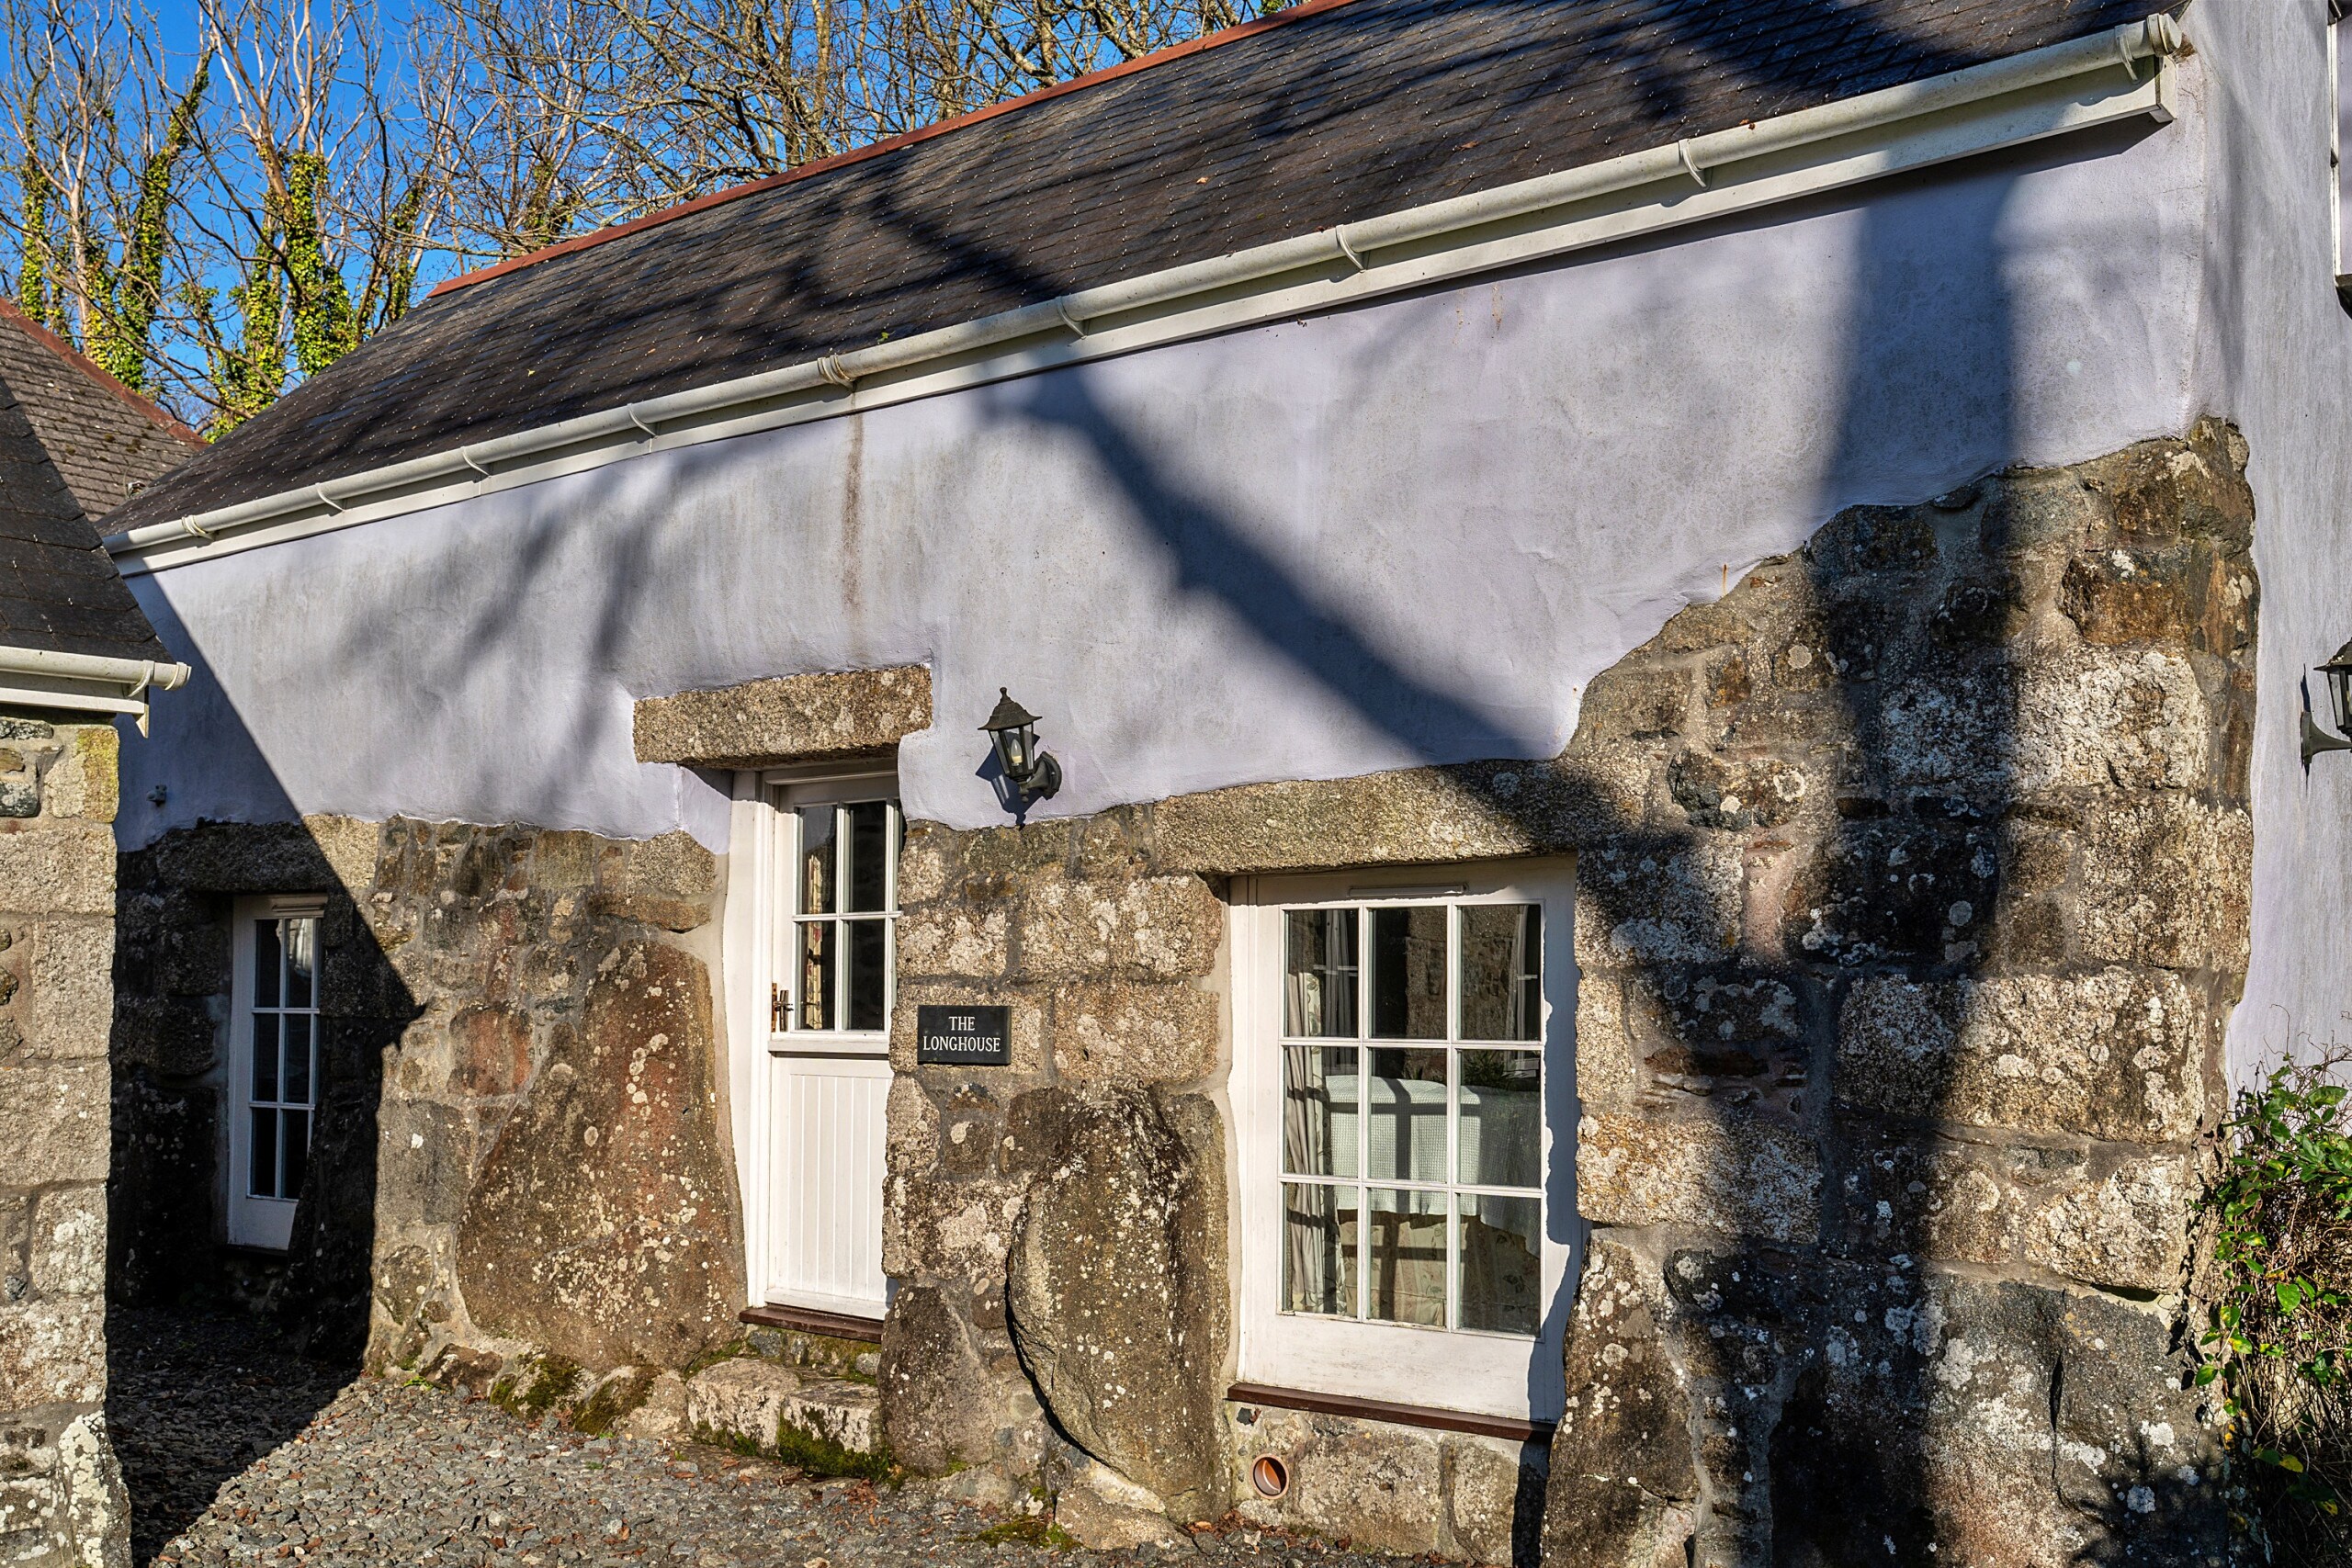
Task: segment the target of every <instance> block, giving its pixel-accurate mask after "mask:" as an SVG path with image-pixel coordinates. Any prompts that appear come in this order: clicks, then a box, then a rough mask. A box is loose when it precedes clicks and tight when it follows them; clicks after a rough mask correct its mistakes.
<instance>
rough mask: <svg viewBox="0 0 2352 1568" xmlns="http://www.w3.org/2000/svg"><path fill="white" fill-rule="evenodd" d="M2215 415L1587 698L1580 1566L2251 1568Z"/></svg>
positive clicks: (2057, 481) (1832, 576) (2247, 709)
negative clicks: (2217, 1375)
mask: <svg viewBox="0 0 2352 1568" xmlns="http://www.w3.org/2000/svg"><path fill="white" fill-rule="evenodd" d="M2244 468H2245V447H2244V444H2243V442H2242V441H2240V440H2239V438H2238V437H2237V435H2236V434H2235V433H2234V432H2233V431H2230V430H2228V429H2227V428H2226V427H2223V426H2220V425H2217V424H2211V423H2209V424H2205V425H2202V426H2200V427H2199V429H2198V430H2197V431H2196V432H2195V433H2194V434H2193V435H2192V437H2191V438H2190V439H2188V440H2187V441H2158V442H2150V443H2146V444H2143V445H2142V446H2134V447H2132V448H2131V449H2129V450H2127V451H2125V452H2123V453H2120V454H2118V455H2116V456H2114V457H2109V458H2105V459H2101V460H2099V461H2097V462H2092V463H2086V464H2084V465H2081V466H2079V467H2077V468H2070V469H2066V470H2062V471H2052V472H2018V473H2012V474H2008V475H2005V476H2002V477H2000V478H1998V479H1993V480H1990V481H1987V482H1985V483H1983V484H1981V485H1977V486H1973V487H1970V488H1969V489H1967V490H1965V491H1961V492H1958V493H1955V494H1953V495H1950V496H1946V497H1944V498H1942V499H1940V500H1939V501H1937V502H1934V503H1933V504H1929V505H1921V506H1916V507H1907V508H1858V509H1854V510H1852V511H1849V512H1847V513H1842V514H1840V515H1839V516H1838V518H1837V519H1836V520H1835V521H1833V522H1832V523H1831V524H1830V525H1828V526H1827V527H1826V528H1825V529H1824V530H1823V532H1822V533H1821V534H1820V535H1819V536H1816V537H1815V540H1814V541H1813V543H1812V544H1811V546H1810V547H1808V548H1807V549H1806V550H1805V551H1804V552H1803V553H1802V554H1801V555H1799V556H1796V557H1792V558H1786V559H1783V560H1779V561H1775V562H1771V563H1769V564H1768V565H1766V566H1765V567H1763V568H1761V569H1759V570H1758V571H1756V572H1755V573H1753V574H1752V575H1751V576H1750V577H1749V578H1748V580H1747V581H1745V582H1743V583H1742V584H1741V585H1740V586H1739V587H1738V588H1736V590H1735V591H1733V592H1731V593H1730V594H1729V595H1728V596H1726V597H1725V598H1724V600H1722V601H1721V602H1719V603H1717V604H1712V605H1707V606H1703V607H1698V608H1693V609H1691V610H1689V611H1686V612H1684V613H1683V614H1682V615H1679V616H1677V617H1676V618H1675V619H1674V620H1673V621H1671V622H1670V623H1668V626H1667V627H1666V629H1665V630H1664V631H1663V632H1662V633H1661V634H1660V635H1659V636H1658V637H1657V638H1656V639H1655V640H1654V641H1652V642H1651V643H1650V644H1648V645H1647V646H1645V648H1643V649H1640V650H1638V651H1637V652H1636V653H1635V654H1634V655H1633V656H1632V657H1630V658H1629V659H1627V660H1624V661H1623V663H1622V664H1620V665H1619V666H1617V667H1616V668H1615V669H1613V670H1612V671H1610V673H1609V674H1608V676H1607V677H1606V678H1605V679H1604V680H1602V681H1600V682H1596V683H1595V685H1594V687H1593V689H1592V690H1591V692H1590V693H1589V696H1588V700H1587V703H1586V706H1585V710H1584V716H1583V720H1582V723H1581V726H1580V728H1579V730H1578V732H1577V738H1576V740H1575V742H1574V744H1573V745H1572V747H1571V749H1570V752H1569V761H1571V762H1572V763H1574V764H1575V765H1577V767H1579V768H1581V769H1584V770H1586V771H1588V772H1589V773H1590V775H1591V776H1593V777H1596V778H1600V779H1614V780H1615V781H1616V783H1615V784H1614V786H1613V788H1612V789H1611V795H1612V796H1613V798H1615V799H1616V800H1618V801H1620V802H1622V803H1623V807H1621V809H1623V820H1622V822H1621V823H1619V824H1618V825H1617V826H1616V827H1615V829H1613V830H1611V831H1609V832H1606V833H1602V834H1599V835H1595V836H1592V837H1589V838H1588V839H1587V840H1586V844H1585V848H1584V850H1583V852H1582V854H1581V858H1580V863H1579V875H1578V896H1579V908H1578V911H1577V964H1578V969H1579V975H1578V981H1577V1091H1578V1096H1579V1099H1580V1100H1581V1102H1582V1110H1583V1120H1582V1122H1581V1124H1580V1127H1579V1129H1578V1147H1577V1190H1578V1205H1579V1207H1580V1209H1581V1210H1582V1212H1583V1213H1584V1214H1585V1215H1586V1216H1587V1217H1588V1218H1589V1220H1591V1221H1592V1222H1593V1223H1594V1225H1595V1229H1594V1231H1593V1233H1592V1238H1591V1243H1590V1247H1589V1258H1588V1261H1587V1266H1586V1272H1585V1276H1584V1279H1583V1281H1582V1285H1581V1289H1580V1293H1579V1297H1578V1301H1577V1314H1576V1319H1575V1323H1574V1325H1573V1328H1572V1334H1571V1339H1570V1343H1569V1347H1568V1351H1567V1359H1568V1366H1567V1386H1568V1388H1569V1390H1570V1409H1569V1412H1568V1415H1567V1418H1566V1420H1565V1421H1564V1423H1563V1424H1562V1427H1561V1429H1560V1432H1559V1434H1558V1436H1557V1438H1556V1439H1555V1444H1554V1448H1553V1455H1552V1481H1551V1490H1550V1497H1549V1503H1548V1517H1547V1529H1546V1537H1545V1545H1546V1559H1545V1560H1546V1561H1547V1562H1553V1563H1558V1564H1565V1565H1583V1564H1592V1565H1596V1568H1597V1565H1600V1564H1609V1565H1611V1568H1614V1565H1617V1564H1628V1565H1630V1564H1637V1563H1638V1564H1641V1565H1643V1568H1648V1565H1650V1564H1653V1563H1656V1562H1666V1561H1671V1562H1685V1561H1686V1560H1687V1561H1689V1562H1692V1563H1693V1564H1695V1565H1698V1568H1718V1565H1720V1568H1731V1565H1733V1564H1747V1563H1763V1562H1776V1563H1777V1562H1825V1563H1827V1562H1863V1561H1871V1562H1878V1561H1886V1562H1947V1563H1954V1564H1962V1563H1967V1564H1977V1563H1982V1564H1988V1565H1989V1564H2000V1565H2002V1568H2026V1565H2040V1564H2050V1565H2052V1568H2054V1565H2056V1564H2060V1563H2081V1562H2182V1563H2189V1562H2219V1561H2220V1560H2221V1556H2222V1551H2223V1543H2222V1536H2221V1533H2220V1532H2221V1529H2222V1517H2223V1514H2222V1508H2221V1507H2220V1506H2219V1498H2218V1497H2217V1495H2216V1494H2217V1492H2218V1487H2217V1485H2216V1484H2215V1482H2216V1469H2215V1460H2216V1457H2217V1455H2216V1433H2215V1430H2214V1428H2213V1427H2212V1426H2211V1420H2212V1416H2213V1413H2212V1412H2211V1410H2209V1409H2207V1408H2205V1407H2204V1406H2203V1405H2202V1404H2201V1403H2200V1400H2199V1397H2198V1396H2197V1395H2196V1394H2195V1393H2186V1392H2183V1384H2184V1382H2185V1373H2186V1371H2187V1368H2186V1366H2185V1363H2184V1360H2183V1357H2182V1353H2181V1349H2180V1346H2181V1344H2182V1340H2183V1337H2184V1333H2185V1315H2186V1310H2187V1309H2186V1306H2185V1304H2184V1302H2185V1296H2184V1292H2185V1289H2186V1285H2187V1279H2188V1265H2189V1262H2190V1252H2191V1247H2190V1235H2189V1232H2190V1222H2191V1211H2192V1207H2193V1204H2194V1201H2195V1196H2196V1192H2197V1187H2198V1161H2197V1152H2196V1142H2197V1139H2198V1137H2199V1133H2200V1131H2201V1130H2203V1129H2204V1128H2206V1127H2208V1126H2209V1125H2210V1124H2211V1119H2212V1117H2213V1116H2214V1114H2215V1113H2216V1112H2217V1111H2218V1110H2219V1109H2220V1103H2221V1084H2220V1079H2219V1077H2218V1068H2219V1063H2220V1060H2221V1056H2220V1043H2221V1032H2222V1025H2223V1023H2224V1021H2225V1019H2226V1014H2227V1011H2228V1009H2229V1007H2230V1005H2231V1004H2232V1003H2233V1001H2234V1000H2235V999H2236V997H2237V995H2238V991H2239V987H2240V986H2241V984H2242V982H2243V978H2244V976H2245V964H2246V943H2247V908H2248V899H2249V875H2250V873H2249V852H2250V840H2251V828H2250V820H2249V818H2248V815H2247V809H2246V807H2247V802H2246V767H2247V747H2248V736H2249V733H2250V725H2251V718H2252V698H2253V691H2252V673H2251V671H2252V660H2251V655H2252V645H2253V639H2254V633H2255V612H2256V584H2255V578H2254V570H2253V566H2252V561H2251V556H2250V554H2249V550H2250V545H2251V536H2252V525H2253V505H2252V498H2251V495H2250V493H2249V491H2247V489H2246V486H2245V479H2244V477H2243V474H2244Z"/></svg>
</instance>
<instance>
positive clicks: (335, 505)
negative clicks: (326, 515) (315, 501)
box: [311, 485, 345, 513]
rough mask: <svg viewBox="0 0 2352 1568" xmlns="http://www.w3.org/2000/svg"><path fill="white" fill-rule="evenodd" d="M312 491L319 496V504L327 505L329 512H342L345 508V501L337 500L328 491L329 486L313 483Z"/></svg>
mask: <svg viewBox="0 0 2352 1568" xmlns="http://www.w3.org/2000/svg"><path fill="white" fill-rule="evenodd" d="M311 494H312V495H315V496H317V497H318V498H319V504H320V505H322V506H323V507H325V508H326V509H327V510H328V511H329V512H335V513H340V512H343V511H345V506H344V504H343V502H339V501H337V500H336V499H335V498H334V497H333V496H331V495H329V494H328V493H327V487H326V486H324V485H312V486H311Z"/></svg>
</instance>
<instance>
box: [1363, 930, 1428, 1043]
mask: <svg viewBox="0 0 2352 1568" xmlns="http://www.w3.org/2000/svg"><path fill="white" fill-rule="evenodd" d="M1371 915H1372V984H1371V987H1370V989H1371V992H1372V1029H1371V1033H1372V1034H1373V1035H1374V1036H1375V1037H1377V1038H1379V1039H1382V1040H1442V1039H1444V1038H1445V910H1444V908H1442V906H1441V907H1428V906H1424V907H1422V908H1411V909H1374V910H1372V911H1371Z"/></svg>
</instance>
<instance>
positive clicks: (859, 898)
mask: <svg viewBox="0 0 2352 1568" xmlns="http://www.w3.org/2000/svg"><path fill="white" fill-rule="evenodd" d="M882 787H885V788H887V787H888V786H887V782H885V783H884V784H883V786H882ZM845 793H851V794H854V793H856V790H855V786H854V784H849V785H835V786H831V787H829V788H820V789H810V790H801V791H791V790H787V792H786V801H785V802H784V804H785V807H786V811H787V813H788V814H789V818H790V820H791V823H792V831H791V834H790V837H791V838H792V840H793V842H792V844H791V845H790V846H789V853H788V856H787V858H786V865H787V868H788V869H787V873H786V875H787V879H788V881H789V883H790V886H789V888H788V890H787V891H788V894H789V897H788V898H787V900H786V908H788V909H789V910H790V912H791V913H790V919H788V920H787V921H786V922H785V925H786V929H785V930H784V931H783V932H782V933H781V934H782V936H783V938H784V945H785V952H784V953H783V955H782V963H781V964H780V965H779V969H780V972H781V973H782V974H783V975H784V976H786V978H784V979H783V980H781V981H780V982H778V989H777V994H776V998H775V1000H776V1015H777V1022H778V1024H779V1025H780V1026H781V1027H783V1028H788V1029H791V1030H796V1031H797V1030H812V1031H820V1032H833V1033H842V1032H847V1033H861V1034H866V1033H870V1034H879V1033H882V1032H886V1031H888V1028H889V1027H890V993H891V971H892V956H893V947H892V928H893V926H894V925H895V924H896V922H897V920H898V906H899V834H900V823H899V803H898V802H897V801H896V800H895V799H892V798H888V796H887V795H886V796H884V797H883V798H878V799H864V800H859V799H839V798H819V799H809V798H806V796H807V795H812V794H813V795H821V796H833V795H841V794H845ZM796 796H797V797H798V798H795V797H796Z"/></svg>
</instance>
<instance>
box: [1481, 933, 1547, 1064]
mask: <svg viewBox="0 0 2352 1568" xmlns="http://www.w3.org/2000/svg"><path fill="white" fill-rule="evenodd" d="M1543 968H1544V907H1543V906H1542V905H1541V904H1465V905H1464V906H1463V909H1462V1038H1463V1039H1464V1040H1540V1039H1542V1038H1543V1030H1542V1027H1541V1026H1542V1023H1543V1019H1544V976H1543Z"/></svg>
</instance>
